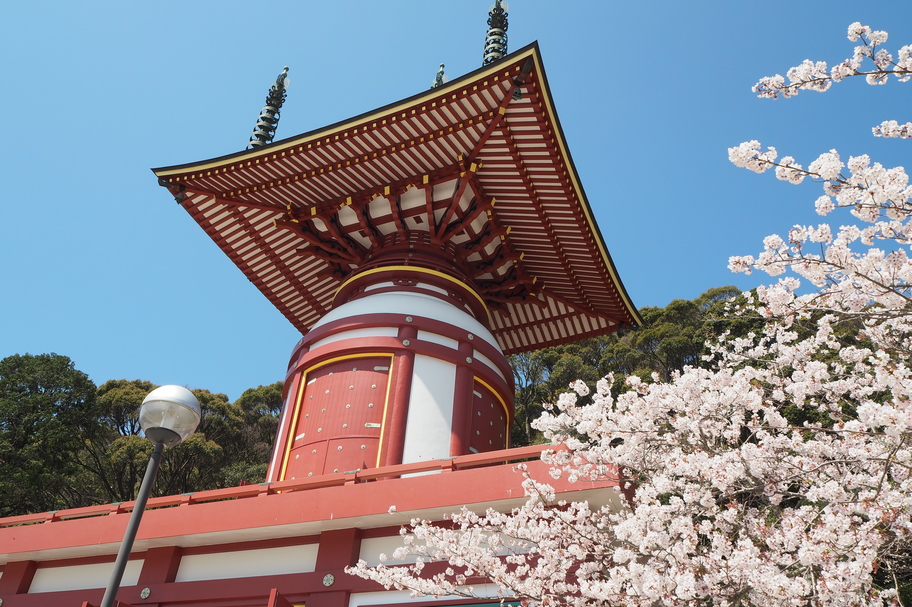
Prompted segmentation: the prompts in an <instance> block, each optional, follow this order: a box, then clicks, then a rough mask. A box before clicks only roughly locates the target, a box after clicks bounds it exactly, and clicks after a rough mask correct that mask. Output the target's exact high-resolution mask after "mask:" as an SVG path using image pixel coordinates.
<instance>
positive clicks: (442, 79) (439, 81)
mask: <svg viewBox="0 0 912 607" xmlns="http://www.w3.org/2000/svg"><path fill="white" fill-rule="evenodd" d="M447 80H449V78H447V77H446V76H444V74H443V64H442V63H441V64H440V69H439V70H437V77H436V78H434V83H433V84H432V85H431V88H432V89H435V88H437V87H438V86H443V85H444V84H446V81H447Z"/></svg>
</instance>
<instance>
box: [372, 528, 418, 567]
mask: <svg viewBox="0 0 912 607" xmlns="http://www.w3.org/2000/svg"><path fill="white" fill-rule="evenodd" d="M400 546H402V536H401V535H390V536H387V537H369V538H364V539H363V540H361V552H360V553H359V555H358V558H359V559H362V560H364V561H365V562H366V563H367V565H368V566H369V567H376V566H377V565H379V564H380V563H381V561H380V555H381V554H385V555H386V560H385V561H382V562H383V563H384V564H385V565H404V564H407V563H414V562H415V559H417V558H418V557H417V556H416V555H413V554H410V555H408V556H407V557H405V558H404V559H395V558H393V552H395V551H396V548H399V547H400Z"/></svg>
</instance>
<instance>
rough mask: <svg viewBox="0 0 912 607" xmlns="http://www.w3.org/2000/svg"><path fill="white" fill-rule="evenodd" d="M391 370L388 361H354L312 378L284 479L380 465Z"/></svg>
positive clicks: (329, 366)
mask: <svg viewBox="0 0 912 607" xmlns="http://www.w3.org/2000/svg"><path fill="white" fill-rule="evenodd" d="M389 367H390V358H387V357H365V358H348V359H345V360H342V361H338V362H335V363H329V364H326V365H324V366H322V367H320V368H318V369H316V370H314V371H312V372H310V373H308V374H307V379H306V385H305V388H304V392H303V394H302V396H301V401H300V402H299V403H298V404H297V406H296V412H297V420H296V424H295V428H294V431H293V434H292V436H291V437H290V438H291V440H290V442H291V443H292V447H291V451H290V453H289V459H288V462H287V465H286V468H285V473H284V475H281V476H280V479H281V480H284V479H296V478H305V477H312V476H321V475H323V474H329V473H341V472H346V471H348V470H356V469H359V468H361V467H362V465H363V464H364V463H369V464H371V465H376V464H375V462H376V460H377V453H378V450H379V448H380V429H381V424H382V422H383V411H384V407H385V405H386V393H387V386H388V383H389ZM278 448H281V447H278Z"/></svg>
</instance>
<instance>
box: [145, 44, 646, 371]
mask: <svg viewBox="0 0 912 607" xmlns="http://www.w3.org/2000/svg"><path fill="white" fill-rule="evenodd" d="M516 88H519V89H520V91H521V94H522V96H521V98H518V99H516V98H515V97H517V95H515V94H514V89H516ZM155 174H156V175H158V176H159V178H160V179H161V180H162V183H163V185H167V186H168V187H169V189H170V191H171V192H172V193H173V194H174V195H175V196H176V197H177V199H178V201H179V202H180V204H181V205H182V206H183V207H184V208H185V209H186V210H187V211H188V212H189V213H190V215H191V216H192V217H193V218H194V219H195V220H196V221H197V222H198V223H199V224H200V226H201V227H202V228H203V229H204V230H205V231H206V233H207V234H209V236H210V237H211V238H212V239H213V240H214V241H215V242H216V244H218V246H219V247H220V248H221V249H222V250H223V251H224V252H225V253H226V254H227V255H228V256H229V257H230V258H231V259H232V260H233V261H234V262H235V263H236V264H237V266H238V267H239V268H240V269H241V270H242V271H243V272H244V273H245V274H246V275H247V277H248V278H249V279H250V280H251V281H252V282H253V283H254V284H255V285H256V286H257V287H258V288H259V289H260V290H261V291H262V292H263V293H264V294H265V295H266V297H268V298H269V300H270V301H272V302H273V304H275V306H276V307H277V308H278V309H279V310H280V311H281V312H282V313H283V314H284V315H285V316H286V317H287V318H288V320H290V321H291V323H292V324H294V326H295V327H297V328H298V329H299V330H300V331H301V332H302V333H304V332H306V331H307V330H308V329H309V328H310V327H311V326H312V325H313V324H314V323H315V322H316V321H317V320H319V319H320V318H321V317H322V316H323V315H324V314H325V313H326V312H328V311H329V310H330V309H331V308H332V306H333V297H334V295H335V293H336V291H337V289H338V288H339V286H340V285H341V284H342V282H343V281H344V280H345V279H346V278H347V277H348V276H350V275H352V273H353V272H354V270H356V269H357V268H358V267H361V266H362V265H363V264H364V263H365V261H366V260H368V259H369V258H370V256H371V255H372V254H373V253H374V252H377V251H380V250H382V249H383V247H384V246H385V245H387V244H389V243H390V242H391V241H393V240H396V239H397V238H398V239H399V241H400V242H401V241H402V240H403V239H406V240H407V239H410V238H412V239H413V238H414V237H415V236H416V235H420V236H421V238H422V240H423V241H426V242H430V243H431V244H440V245H441V248H444V245H445V248H446V249H447V250H449V251H452V252H453V253H452V254H453V255H455V257H456V259H457V260H458V261H459V262H460V264H461V265H462V266H463V267H466V268H469V272H468V279H469V280H470V281H471V282H472V283H473V286H474V287H475V288H476V289H477V290H478V291H479V292H480V293H481V295H482V297H483V298H484V299H485V301H486V303H487V305H488V307H489V310H490V314H489V318H488V319H487V320H488V322H489V324H490V326H491V330H492V331H493V333H494V335H495V336H496V337H497V339H498V341H499V343H500V345H501V347H502V348H503V349H504V351H505V352H506V353H508V354H510V353H516V352H523V351H528V350H534V349H537V348H542V347H546V346H552V345H558V344H562V343H568V342H572V341H577V340H580V339H583V338H586V337H593V336H596V335H602V334H605V333H609V332H612V331H615V330H617V329H618V328H619V327H620V326H623V325H637V324H639V322H640V321H639V316H638V315H637V312H636V309H635V308H634V306H633V304H632V302H631V301H630V299H629V297H628V296H627V294H626V292H625V290H624V287H623V285H622V284H621V281H620V279H619V277H618V276H617V272H616V271H615V269H614V266H613V264H612V262H611V258H610V256H609V254H608V250H607V248H606V247H605V244H604V242H603V241H602V238H601V235H600V234H599V231H598V227H597V226H596V224H595V221H594V219H593V216H592V213H591V210H590V208H589V205H588V202H587V201H586V198H585V194H584V192H583V190H582V187H581V185H580V184H579V179H578V177H577V175H576V171H575V169H574V168H573V164H572V161H571V159H570V156H569V152H568V151H567V147H566V145H565V143H564V140H563V134H562V133H561V131H560V126H559V123H558V120H557V115H556V113H555V112H554V109H553V106H552V103H551V99H550V94H549V91H548V87H547V82H546V80H545V75H544V72H543V71H542V67H541V61H540V59H539V53H538V48H537V46H536V45H534V44H533V45H530V46H529V47H526V48H524V49H521V50H520V51H517V52H515V53H513V54H512V55H509V56H507V57H505V58H504V59H502V60H500V61H498V62H496V63H494V64H492V65H490V66H488V67H486V68H484V69H481V70H478V71H476V72H473V73H472V74H469V75H467V76H465V77H463V78H461V79H459V80H456V81H453V82H450V83H449V84H447V85H445V86H442V87H439V88H436V89H432V90H430V91H428V92H426V93H423V94H421V95H418V96H415V97H412V98H410V99H407V100H405V101H402V102H399V103H396V104H392V105H390V106H387V107H385V108H381V109H379V110H376V111H374V112H370V113H368V114H365V115H362V116H359V117H356V118H353V119H351V120H348V121H345V122H343V123H339V124H336V125H333V126H330V127H327V128H324V129H321V130H318V131H314V132H311V133H307V134H304V135H300V136H298V137H293V138H290V139H286V140H283V141H278V142H275V143H273V144H271V145H268V146H264V147H261V148H258V149H254V150H249V151H245V152H242V153H239V154H234V155H231V156H225V157H222V158H217V159H214V160H209V161H203V162H199V163H194V164H192V165H182V166H176V167H169V168H162V169H155Z"/></svg>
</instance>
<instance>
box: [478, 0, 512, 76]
mask: <svg viewBox="0 0 912 607" xmlns="http://www.w3.org/2000/svg"><path fill="white" fill-rule="evenodd" d="M508 8H509V7H508V6H507V3H506V2H501V1H500V0H495V2H494V6H492V7H491V9H490V10H489V11H488V35H487V37H486V38H485V47H484V61H482V62H481V64H482V65H488V64H489V63H493V62H495V61H497V60H498V59H500V58H501V57H503V56H504V55H506V54H507V27H508V25H509V24H508V23H507V9H508Z"/></svg>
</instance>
